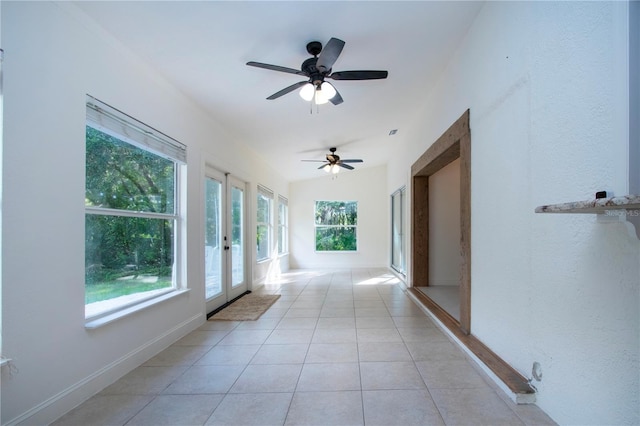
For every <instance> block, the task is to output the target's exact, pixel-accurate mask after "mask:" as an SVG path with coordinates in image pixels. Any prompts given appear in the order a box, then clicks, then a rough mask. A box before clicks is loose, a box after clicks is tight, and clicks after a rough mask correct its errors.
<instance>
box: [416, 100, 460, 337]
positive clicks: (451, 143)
mask: <svg viewBox="0 0 640 426" xmlns="http://www.w3.org/2000/svg"><path fill="white" fill-rule="evenodd" d="M458 158H460V254H461V257H462V259H461V263H460V320H459V321H458V320H456V319H454V318H453V317H451V316H450V315H449V314H448V313H447V312H446V311H444V310H443V309H442V308H440V307H439V306H438V305H437V304H436V303H434V302H433V301H432V300H431V299H429V297H428V296H426V299H427V300H428V301H430V302H431V303H430V307H432V308H435V309H432V311H433V313H434V315H436V316H437V317H439V318H440V319H441V320H446V321H443V322H445V323H451V321H453V322H454V323H455V324H456V325H457V327H459V329H460V330H461V331H462V332H463V333H464V334H467V335H468V334H470V332H471V132H470V129H469V110H466V111H465V112H464V114H462V116H460V118H458V119H457V120H456V122H455V123H453V124H452V125H451V127H449V129H447V131H446V132H444V133H443V134H442V136H440V137H439V138H438V140H436V141H435V142H434V143H433V145H431V146H430V147H429V149H427V150H426V151H425V152H424V153H423V154H422V155H421V156H420V158H418V160H417V161H416V162H415V163H413V165H412V166H411V183H412V185H411V205H412V208H411V232H412V238H411V272H412V274H411V277H412V279H411V283H412V287H417V286H428V285H429V176H431V175H433V174H434V173H436V172H437V171H439V170H441V169H442V168H443V167H445V166H446V165H448V164H449V163H451V162H452V161H454V160H456V159H458Z"/></svg>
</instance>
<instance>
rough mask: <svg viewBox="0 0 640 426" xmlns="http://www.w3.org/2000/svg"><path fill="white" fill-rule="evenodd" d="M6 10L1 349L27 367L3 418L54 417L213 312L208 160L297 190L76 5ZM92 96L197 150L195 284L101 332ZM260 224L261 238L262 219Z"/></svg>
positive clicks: (12, 381) (192, 226) (191, 215)
mask: <svg viewBox="0 0 640 426" xmlns="http://www.w3.org/2000/svg"><path fill="white" fill-rule="evenodd" d="M1 7H2V41H3V48H4V49H5V52H6V56H5V61H4V64H3V65H4V66H3V71H4V83H5V84H4V87H5V96H4V102H5V104H4V107H5V109H4V113H5V115H4V174H3V192H4V193H3V197H4V199H3V221H2V225H3V229H2V237H3V251H2V265H3V269H2V293H3V294H2V296H3V306H2V308H3V310H2V317H3V318H2V324H3V330H2V332H3V333H2V338H3V340H2V345H3V348H2V349H3V355H4V356H7V357H10V358H12V359H13V362H14V365H15V368H16V370H15V371H13V372H12V374H9V370H8V369H7V368H6V367H3V368H2V424H6V423H8V424H12V423H15V422H18V421H25V423H26V424H46V423H47V422H50V421H52V420H54V419H55V418H57V417H58V416H59V415H61V414H63V413H64V412H66V411H67V410H69V409H71V408H73V407H74V406H75V405H77V404H78V403H80V402H81V401H82V400H84V399H86V398H88V397H89V396H90V395H91V394H92V393H94V392H96V391H99V390H100V389H101V388H103V387H104V386H106V385H108V384H110V383H111V382H113V381H115V380H116V379H117V378H118V377H120V376H121V375H123V374H125V373H126V372H127V371H129V370H130V369H132V368H134V367H136V366H137V365H138V364H140V363H142V362H144V361H145V360H146V359H148V358H149V357H151V356H152V355H154V354H155V353H157V352H158V351H160V350H161V349H163V348H164V347H166V346H168V345H169V344H171V343H173V342H174V341H175V340H177V339H178V338H180V337H182V336H183V335H184V334H186V333H187V332H189V331H191V330H192V329H194V328H195V327H197V326H199V325H200V324H202V323H203V322H204V321H205V307H204V285H203V276H202V270H203V264H202V259H203V249H202V247H203V238H202V234H203V232H202V226H201V223H202V221H203V217H202V216H203V211H204V208H203V205H202V202H201V199H202V194H203V183H202V181H203V179H202V177H203V173H204V170H203V166H204V164H205V162H210V163H212V164H213V165H215V166H217V167H219V168H220V169H221V170H223V171H227V172H231V173H232V174H234V175H236V176H238V177H240V178H242V179H245V180H247V181H248V182H249V183H250V187H251V188H252V189H253V191H255V185H256V183H257V182H260V183H262V184H264V185H267V186H269V187H271V188H273V189H274V191H276V192H277V193H282V194H285V195H286V193H287V190H288V186H287V184H286V182H285V181H284V180H283V179H282V178H279V177H278V176H277V174H276V173H274V171H273V170H272V169H270V168H269V167H268V166H266V165H265V164H264V163H262V162H261V161H259V160H258V159H257V157H256V155H255V154H254V153H253V152H251V151H249V150H247V149H244V148H242V144H241V143H240V141H238V140H237V139H235V138H234V137H233V136H232V135H229V134H227V133H225V131H224V130H223V129H222V127H221V126H219V125H218V124H216V123H215V122H214V121H212V120H211V119H209V118H208V117H207V116H206V115H205V114H204V113H203V112H202V111H201V110H200V109H199V108H198V107H197V106H195V105H194V104H193V103H191V102H190V101H189V100H188V99H186V98H185V97H184V96H183V95H182V94H181V93H179V92H178V91H177V90H175V89H174V88H173V87H171V86H170V85H168V84H167V83H166V82H165V80H163V78H162V77H160V76H159V75H157V74H155V73H154V71H153V70H152V69H150V68H148V67H147V66H145V65H144V64H143V63H141V62H139V61H138V60H137V59H136V58H135V57H132V56H131V55H130V54H129V53H127V52H126V51H125V50H124V49H123V48H122V47H121V46H120V45H119V44H118V43H117V42H115V41H114V40H113V39H110V38H109V37H108V36H105V35H104V34H101V33H100V31H99V30H98V29H97V28H96V27H94V25H93V24H91V22H89V21H88V20H86V18H84V17H83V16H82V15H80V14H79V13H78V12H77V11H76V10H75V9H74V7H73V6H72V5H70V4H68V3H59V4H56V3H50V2H44V3H43V2H6V1H5V2H2V3H1ZM87 93H88V94H91V95H93V96H95V97H96V98H98V99H101V100H102V101H104V102H106V103H108V104H111V105H113V106H114V107H117V108H118V109H120V110H122V111H124V112H126V113H128V114H129V115H132V116H133V117H135V118H137V119H139V120H141V121H143V122H145V123H147V124H149V125H150V126H152V127H155V128H157V129H158V130H160V131H162V132H164V133H166V134H168V135H170V136H172V137H173V138H175V139H177V140H179V141H181V142H183V143H184V144H186V145H187V147H188V179H187V180H188V181H187V185H186V187H187V194H186V196H187V203H188V206H189V210H188V214H187V217H186V224H187V225H186V226H187V256H186V265H185V266H186V268H187V285H188V287H189V288H190V289H191V291H190V292H189V293H187V294H185V295H182V296H180V297H177V298H174V299H172V300H169V301H166V302H164V303H162V304H159V305H156V306H154V307H152V308H149V309H146V310H144V311H141V312H139V313H137V314H135V315H132V316H129V317H126V318H123V319H120V320H118V321H116V322H114V323H111V324H108V325H106V326H103V327H101V328H99V329H96V330H87V329H85V328H84V204H83V199H84V176H85V170H84V150H85V148H84V146H85V136H84V126H85V95H86V94H87ZM254 194H255V192H253V193H252V195H251V196H252V197H253V196H254ZM253 205H255V203H254V204H253ZM249 215H250V216H251V217H253V216H255V212H254V210H250V212H249ZM251 226H252V227H253V228H254V230H253V232H252V233H251V235H252V237H251V238H252V239H253V240H255V219H252V222H251ZM253 251H255V250H253ZM252 256H253V257H252V259H251V260H252V261H254V260H255V254H252Z"/></svg>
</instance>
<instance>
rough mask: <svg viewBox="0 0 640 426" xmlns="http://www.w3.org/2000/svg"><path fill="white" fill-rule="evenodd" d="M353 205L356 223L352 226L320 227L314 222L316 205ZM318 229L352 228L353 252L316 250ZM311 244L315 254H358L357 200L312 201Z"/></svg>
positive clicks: (316, 210)
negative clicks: (325, 203)
mask: <svg viewBox="0 0 640 426" xmlns="http://www.w3.org/2000/svg"><path fill="white" fill-rule="evenodd" d="M323 202H328V203H354V204H355V212H356V221H355V224H354V225H322V224H318V223H317V222H316V213H317V212H318V203H323ZM318 228H352V229H353V230H354V236H355V246H356V248H355V249H354V250H318V240H317V238H318ZM313 243H314V251H315V252H316V253H356V252H358V201H357V200H326V199H323V200H314V209H313Z"/></svg>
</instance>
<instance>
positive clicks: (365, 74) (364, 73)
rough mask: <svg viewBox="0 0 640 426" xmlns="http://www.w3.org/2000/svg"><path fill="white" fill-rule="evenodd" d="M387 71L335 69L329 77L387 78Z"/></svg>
mask: <svg viewBox="0 0 640 426" xmlns="http://www.w3.org/2000/svg"><path fill="white" fill-rule="evenodd" d="M388 75H389V72H388V71H372V70H360V71H337V72H334V73H332V74H331V75H329V76H328V77H329V78H332V79H334V80H379V79H382V78H387V76H388Z"/></svg>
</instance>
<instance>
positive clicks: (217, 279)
mask: <svg viewBox="0 0 640 426" xmlns="http://www.w3.org/2000/svg"><path fill="white" fill-rule="evenodd" d="M204 204H205V235H204V237H205V238H204V277H205V298H206V304H207V313H210V312H213V311H214V310H216V309H217V308H219V307H221V306H222V305H224V304H225V303H227V302H229V301H231V300H233V299H235V298H236V297H238V296H240V295H241V294H243V293H245V292H246V291H247V282H248V280H247V273H246V253H247V250H246V226H245V225H246V223H245V220H246V214H245V213H246V212H245V210H246V183H245V182H243V181H241V180H239V179H237V178H235V177H233V176H231V175H230V174H228V173H222V172H220V171H218V170H216V169H214V168H212V167H207V168H206V176H205V191H204Z"/></svg>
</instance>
